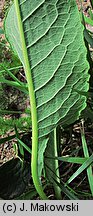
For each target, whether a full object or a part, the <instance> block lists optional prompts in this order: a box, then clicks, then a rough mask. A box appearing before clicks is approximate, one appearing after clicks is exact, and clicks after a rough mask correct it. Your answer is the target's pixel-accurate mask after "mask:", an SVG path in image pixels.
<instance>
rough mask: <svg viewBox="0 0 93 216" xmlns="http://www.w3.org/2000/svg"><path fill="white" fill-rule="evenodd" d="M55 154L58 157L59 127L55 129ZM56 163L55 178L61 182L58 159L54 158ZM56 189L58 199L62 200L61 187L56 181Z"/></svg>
mask: <svg viewBox="0 0 93 216" xmlns="http://www.w3.org/2000/svg"><path fill="white" fill-rule="evenodd" d="M54 156H55V157H58V150H57V129H56V128H55V129H54ZM54 163H55V165H54V166H55V176H54V178H55V180H56V181H57V182H59V183H60V175H59V168H58V166H59V165H58V160H54ZM53 184H54V190H55V195H56V198H57V200H60V199H62V197H61V189H60V187H59V186H58V185H57V184H56V183H55V182H54V183H53Z"/></svg>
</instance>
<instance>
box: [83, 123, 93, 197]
mask: <svg viewBox="0 0 93 216" xmlns="http://www.w3.org/2000/svg"><path fill="white" fill-rule="evenodd" d="M81 140H82V147H83V152H84V156H85V157H88V158H89V152H88V147H87V143H86V139H85V134H84V125H83V122H82V127H81ZM87 176H88V181H89V185H90V189H91V193H92V196H93V173H92V166H89V167H88V168H87Z"/></svg>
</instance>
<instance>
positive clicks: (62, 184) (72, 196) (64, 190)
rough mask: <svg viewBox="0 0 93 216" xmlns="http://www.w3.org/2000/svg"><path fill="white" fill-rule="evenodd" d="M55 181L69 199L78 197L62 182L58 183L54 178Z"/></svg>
mask: <svg viewBox="0 0 93 216" xmlns="http://www.w3.org/2000/svg"><path fill="white" fill-rule="evenodd" d="M54 181H55V183H56V184H57V185H58V186H59V187H60V188H61V190H62V192H63V193H64V194H65V195H66V196H67V197H68V198H69V199H70V200H78V197H76V196H75V195H74V193H72V192H71V191H70V190H69V189H68V188H67V187H66V186H65V184H64V183H59V182H57V181H56V180H55V179H54Z"/></svg>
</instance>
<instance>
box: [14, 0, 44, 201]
mask: <svg viewBox="0 0 93 216" xmlns="http://www.w3.org/2000/svg"><path fill="white" fill-rule="evenodd" d="M14 4H15V9H16V15H17V19H18V27H19V33H20V39H21V46H22V51H23V58H24V63H25V64H24V66H25V73H26V78H27V83H28V90H29V98H30V106H31V117H32V159H31V160H32V164H31V167H32V177H33V182H34V184H35V187H36V190H37V192H38V194H39V195H40V197H41V198H42V199H47V197H46V195H45V193H44V192H43V189H42V186H41V184H40V181H39V178H38V167H37V161H38V155H37V152H38V125H37V110H36V101H35V93H34V87H33V80H32V76H31V69H30V65H29V59H28V53H27V49H26V42H25V36H24V30H23V25H22V21H21V15H20V7H19V3H18V0H14Z"/></svg>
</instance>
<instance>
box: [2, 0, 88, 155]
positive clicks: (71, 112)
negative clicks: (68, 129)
mask: <svg viewBox="0 0 93 216" xmlns="http://www.w3.org/2000/svg"><path fill="white" fill-rule="evenodd" d="M19 4H20V11H21V18H22V23H23V29H24V35H25V42H26V47H27V53H28V59H29V63H30V67H31V71H32V77H33V83H34V91H35V95H36V104H37V116H38V130H39V138H40V139H41V138H42V139H43V142H42V141H41V142H39V143H40V144H42V143H43V145H44V138H45V137H46V135H48V134H49V133H50V132H51V131H52V130H53V129H54V128H55V127H56V126H57V125H58V124H59V123H60V122H62V125H63V126H64V125H67V124H71V123H73V122H74V121H75V120H77V119H78V117H79V115H80V112H81V111H82V110H83V109H84V108H85V106H86V97H85V96H83V95H80V94H79V93H78V91H76V90H79V91H88V87H89V86H88V80H89V75H88V63H87V60H86V48H85V45H84V41H83V26H82V24H81V22H80V17H79V12H78V9H77V6H76V1H75V0H38V1H37V0H34V1H31V0H19ZM5 29H6V37H7V38H8V40H9V41H10V43H11V45H12V47H13V48H14V50H15V51H16V52H17V54H18V55H19V58H20V60H21V61H22V63H23V65H24V59H23V51H22V48H21V42H20V34H19V31H18V24H17V18H16V12H15V7H14V5H13V6H12V7H11V9H10V11H9V13H8V15H7V18H6V22H5ZM45 146H46V144H45ZM43 151H44V148H43Z"/></svg>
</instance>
